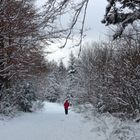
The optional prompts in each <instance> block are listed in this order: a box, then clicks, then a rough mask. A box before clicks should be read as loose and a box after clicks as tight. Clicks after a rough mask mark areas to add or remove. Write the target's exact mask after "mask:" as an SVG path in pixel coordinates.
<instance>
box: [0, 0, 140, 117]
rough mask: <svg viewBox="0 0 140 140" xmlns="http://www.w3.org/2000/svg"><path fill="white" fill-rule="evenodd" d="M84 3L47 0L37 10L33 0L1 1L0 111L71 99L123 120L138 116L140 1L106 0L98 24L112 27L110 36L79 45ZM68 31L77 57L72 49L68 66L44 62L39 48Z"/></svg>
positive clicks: (65, 36) (66, 35) (29, 108)
mask: <svg viewBox="0 0 140 140" xmlns="http://www.w3.org/2000/svg"><path fill="white" fill-rule="evenodd" d="M88 2H89V0H80V1H72V2H70V1H69V0H60V1H59V2H57V1H56V0H46V3H45V5H43V7H44V9H43V10H39V9H37V8H36V7H35V5H34V0H21V1H19V0H0V113H1V114H4V115H14V114H15V113H16V112H17V111H23V112H32V111H33V110H32V106H33V104H34V103H35V102H36V103H38V101H39V104H41V102H43V101H46V100H47V101H50V102H58V103H60V102H63V101H64V100H65V99H66V98H70V100H71V102H72V104H73V105H77V104H83V105H84V104H91V105H92V107H93V108H94V109H95V110H97V111H98V112H99V113H106V112H109V113H110V114H112V115H113V116H115V117H119V118H123V119H130V118H136V117H137V116H138V115H139V113H140V93H139V92H140V86H139V85H140V23H139V19H140V2H139V0H132V1H123V0H109V1H108V5H107V6H106V8H105V16H104V17H103V20H102V23H103V24H106V26H111V25H112V26H113V29H114V30H115V31H114V32H113V35H112V39H108V40H107V41H104V42H102V41H101V42H93V43H91V44H90V43H86V44H84V45H82V41H83V37H84V23H85V17H86V10H87V6H88ZM118 3H119V5H120V6H118V7H117V4H118ZM68 8H69V9H70V10H67V9H68ZM125 9H128V12H125ZM70 11H71V14H72V15H73V16H72V18H71V21H70V23H69V24H68V25H69V26H67V27H61V26H60V23H59V19H60V17H61V16H65V14H67V13H68V12H70ZM80 17H81V18H82V21H81V26H80V28H79V29H78V31H77V29H75V26H76V24H77V22H78V20H79V18H80ZM73 34H78V37H79V42H78V43H77V44H75V46H78V45H79V46H80V48H81V49H80V51H79V56H78V57H76V56H75V55H74V54H73V52H71V53H70V56H69V61H68V66H65V65H64V64H63V61H61V62H60V63H59V64H58V63H56V62H54V61H51V62H50V61H48V60H47V55H48V54H49V53H50V52H46V53H45V52H44V48H45V47H46V46H49V45H50V44H52V43H56V42H57V41H60V40H61V39H64V44H62V46H60V48H63V47H65V46H66V44H67V42H68V40H69V39H71V38H72V37H73Z"/></svg>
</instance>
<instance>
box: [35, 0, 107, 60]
mask: <svg viewBox="0 0 140 140" xmlns="http://www.w3.org/2000/svg"><path fill="white" fill-rule="evenodd" d="M37 1H38V2H37V5H41V4H42V3H43V2H44V1H45V0H37ZM106 5H107V0H90V2H89V4H88V10H87V16H86V22H85V28H90V30H89V31H88V32H86V35H87V36H86V37H85V42H91V41H101V40H105V38H106V33H107V27H105V25H104V24H102V23H101V20H102V19H103V17H104V14H105V7H106ZM70 46H71V45H70V43H69V44H68V45H67V47H65V48H64V49H61V50H59V49H56V50H57V51H56V53H53V54H51V55H49V59H50V60H53V59H54V60H56V61H59V60H60V59H61V58H65V61H67V58H68V56H69V52H71V51H70V49H69V47H70ZM75 50H76V49H73V51H74V52H75Z"/></svg>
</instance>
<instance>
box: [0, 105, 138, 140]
mask: <svg viewBox="0 0 140 140" xmlns="http://www.w3.org/2000/svg"><path fill="white" fill-rule="evenodd" d="M93 118H94V120H89V119H88V118H84V117H83V116H82V115H81V114H78V113H74V112H73V111H72V109H70V111H69V115H65V114H64V109H63V106H62V105H58V104H55V103H45V105H44V108H43V109H42V110H41V111H37V112H35V113H25V114H22V115H20V116H18V117H15V118H13V119H10V120H3V121H0V140H107V139H108V140H109V139H110V140H119V139H120V138H119V137H118V136H116V135H118V134H119V135H120V137H121V135H122V136H123V135H124V134H125V135H126V136H123V137H124V138H125V139H123V140H130V139H129V138H132V137H134V138H136V137H137V136H136V135H135V134H134V133H133V131H131V130H130V129H132V128H131V127H133V125H134V124H131V127H129V126H127V125H126V126H124V125H123V126H122V127H120V125H122V123H121V122H119V121H117V120H116V121H115V120H114V119H111V118H110V117H103V118H104V119H103V118H99V117H97V116H96V117H93ZM117 126H118V127H119V128H117ZM114 127H115V128H114ZM134 128H135V129H137V131H138V132H139V131H140V129H139V128H140V127H139V125H137V127H136V126H134ZM134 128H133V129H134ZM118 130H119V131H118ZM133 140H136V139H133Z"/></svg>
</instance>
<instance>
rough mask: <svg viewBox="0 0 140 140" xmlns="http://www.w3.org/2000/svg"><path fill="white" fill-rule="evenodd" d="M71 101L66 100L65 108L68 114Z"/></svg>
mask: <svg viewBox="0 0 140 140" xmlns="http://www.w3.org/2000/svg"><path fill="white" fill-rule="evenodd" d="M69 105H70V104H69V101H68V100H66V101H65V102H64V109H65V114H66V115H68V109H69Z"/></svg>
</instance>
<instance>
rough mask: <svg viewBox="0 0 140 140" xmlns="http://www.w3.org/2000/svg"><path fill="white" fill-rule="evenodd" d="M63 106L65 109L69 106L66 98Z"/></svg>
mask: <svg viewBox="0 0 140 140" xmlns="http://www.w3.org/2000/svg"><path fill="white" fill-rule="evenodd" d="M64 108H65V109H68V108H69V102H68V100H66V101H65V102H64Z"/></svg>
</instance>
